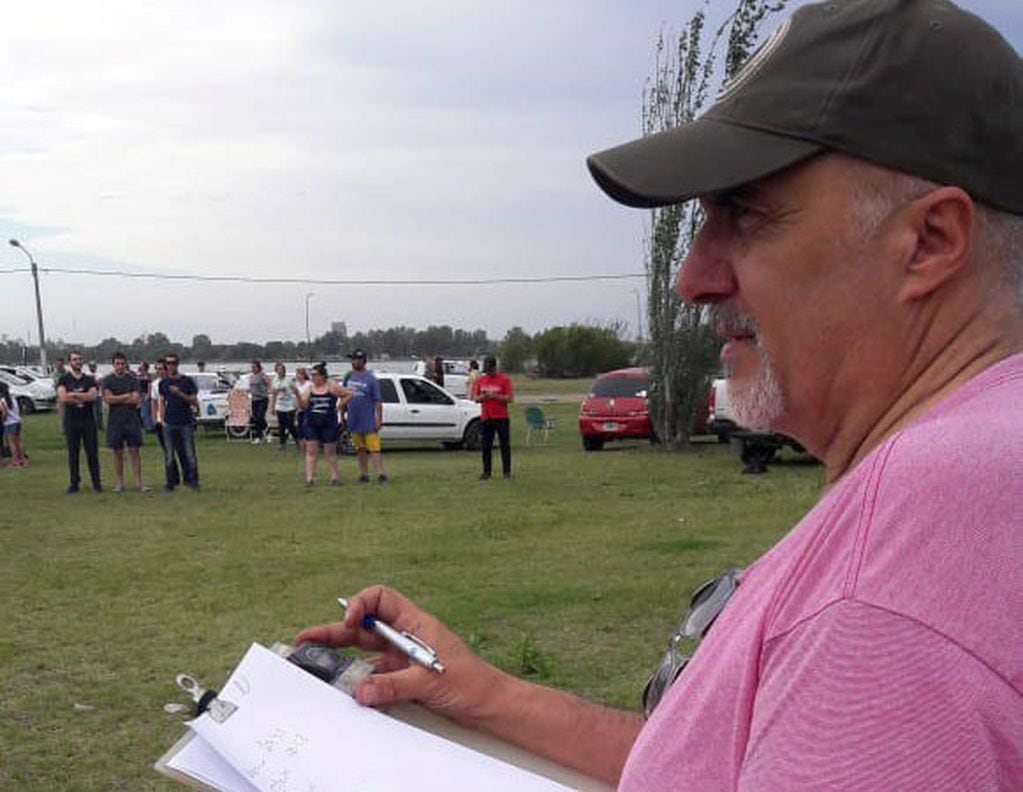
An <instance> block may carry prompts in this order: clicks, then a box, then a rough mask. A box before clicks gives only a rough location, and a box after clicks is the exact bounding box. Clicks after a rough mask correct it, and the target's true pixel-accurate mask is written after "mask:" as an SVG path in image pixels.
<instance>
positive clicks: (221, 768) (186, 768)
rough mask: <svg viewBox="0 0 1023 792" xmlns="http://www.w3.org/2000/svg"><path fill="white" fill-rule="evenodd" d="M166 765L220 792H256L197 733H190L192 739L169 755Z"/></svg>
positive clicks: (254, 788)
mask: <svg viewBox="0 0 1023 792" xmlns="http://www.w3.org/2000/svg"><path fill="white" fill-rule="evenodd" d="M167 766H168V767H172V768H174V769H175V770H178V771H179V772H182V773H185V774H186V775H190V776H191V777H192V778H195V779H197V780H199V781H202V782H203V783H204V784H206V786H209V787H213V788H214V789H219V790H220V791H221V792H256V787H254V786H252V784H250V783H249V782H248V779H246V778H245V776H243V775H242V774H241V773H239V772H238V771H237V770H235V769H234V768H233V767H232V766H231V765H230V764H229V763H228V761H227V760H226V759H224V757H222V756H221V755H220V754H218V753H217V752H216V751H215V750H214V749H213V747H212V746H211V745H210V744H209V743H208V742H206V740H204V739H203V738H202V737H200V736H199V735H198V734H194V733H193V734H192V739H191V740H189V741H188V743H187V744H186V745H185V746H184V747H183V748H182V749H181V750H180V751H178V752H177V753H176V754H175V755H174V756H173V757H171V759H170V760H169V761H168V762H167Z"/></svg>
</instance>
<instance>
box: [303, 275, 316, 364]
mask: <svg viewBox="0 0 1023 792" xmlns="http://www.w3.org/2000/svg"><path fill="white" fill-rule="evenodd" d="M314 296H315V295H314V294H313V293H312V292H307V293H306V296H305V348H306V354H307V355H309V359H310V360H312V359H313V339H312V336H310V335H309V300H310V299H311V298H312V297H314Z"/></svg>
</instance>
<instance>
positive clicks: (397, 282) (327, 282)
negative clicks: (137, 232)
mask: <svg viewBox="0 0 1023 792" xmlns="http://www.w3.org/2000/svg"><path fill="white" fill-rule="evenodd" d="M39 269H40V271H42V272H53V273H60V274H63V275H94V276H98V277H106V278H133V279H142V280H164V281H197V282H206V283H209V282H215V283H263V284H303V285H315V286H482V285H494V284H514V283H578V282H581V281H611V280H628V279H631V278H645V277H646V275H645V274H644V273H641V272H627V273H618V274H611V275H546V276H538V277H517V278H425V279H394V280H386V279H354V278H353V279H344V278H260V277H253V276H246V275H186V274H173V273H160V272H129V271H126V270H91V269H68V268H64V267H40V268H39ZM7 272H28V270H27V269H24V268H22V269H11V270H0V274H2V273H7Z"/></svg>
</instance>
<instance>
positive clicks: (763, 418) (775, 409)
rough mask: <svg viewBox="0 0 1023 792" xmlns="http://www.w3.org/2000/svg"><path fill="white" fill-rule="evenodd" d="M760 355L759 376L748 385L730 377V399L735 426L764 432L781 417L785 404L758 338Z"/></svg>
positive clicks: (772, 368)
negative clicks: (736, 424)
mask: <svg viewBox="0 0 1023 792" xmlns="http://www.w3.org/2000/svg"><path fill="white" fill-rule="evenodd" d="M757 353H758V354H759V355H760V369H759V371H758V372H757V375H756V377H754V378H753V379H752V380H748V381H745V382H744V381H742V380H736V379H733V378H732V377H729V378H728V399H729V402H730V404H731V407H732V414H733V415H734V416H735V420H736V423H738V424H739V425H740V426H744V427H746V428H747V429H753V430H754V431H758V432H761V431H765V430H767V429H771V428H772V427H773V426H774V425H775V424H776V423H777V421H778V419H779V418H781V416H782V414H783V413H784V411H785V401H784V399H783V398H782V394H781V386H780V385H778V378H777V376H776V375H775V373H774V367H773V366H772V365H771V361H770V360H768V358H767V353H766V352H765V351H764V347H763V345H762V344H761V343H760V339H759V338H757Z"/></svg>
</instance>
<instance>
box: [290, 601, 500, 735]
mask: <svg viewBox="0 0 1023 792" xmlns="http://www.w3.org/2000/svg"><path fill="white" fill-rule="evenodd" d="M367 614H374V615H376V616H377V617H379V618H380V619H381V620H383V621H385V622H387V623H388V624H390V625H391V626H392V627H394V629H396V630H398V631H399V632H410V633H412V634H413V635H415V636H416V637H418V638H420V639H422V640H423V641H425V642H426V643H427V644H429V645H430V646H431V647H433V649H434V651H436V653H437V657H438V658H439V659H440V661H441V662H442V663H443V664H444V667H445V670H444V673H442V674H439V673H437V672H435V671H430V670H427V669H426V668H423V667H422V666H421V665H419V664H417V663H414V662H412V661H411V660H409V658H408V657H407V656H406V655H405V654H404V653H403V652H400V651H399V650H397V649H395V648H394V647H393V646H391V645H390V644H389V643H387V642H386V641H384V640H383V639H382V638H380V637H379V636H378V635H377V634H376V633H374V632H371V631H369V630H365V629H363V628H362V626H361V625H362V618H363V616H366V615H367ZM303 641H313V642H315V643H322V644H327V645H328V646H335V647H338V646H358V647H359V648H361V649H366V650H369V651H380V652H382V654H381V656H380V657H379V658H377V659H376V660H375V661H374V662H375V665H376V669H377V672H376V673H375V674H373V675H372V676H370V677H369V678H367V679H365V680H364V681H363V682H362V684H361V685H360V686H359V688H358V689H357V690H356V691H355V698H356V699H357V700H358V701H359V703H360V704H364V705H368V706H374V707H381V706H387V705H389V704H394V703H396V702H399V701H418V702H420V703H421V704H423V705H424V706H426V707H428V708H429V709H432V710H434V711H435V712H438V713H439V714H441V715H444V716H446V717H448V718H450V719H452V720H454V721H458V722H460V723H463V724H466V725H469V726H475V725H476V724H478V723H479V722H480V721H482V720H484V719H486V717H487V716H488V711H489V710H490V709H491V708H492V706H493V702H494V700H495V699H498V698H499V697H500V689H501V687H502V685H503V681H504V680H505V679H506V675H505V674H503V673H501V672H500V671H498V670H497V669H496V668H494V667H493V666H490V665H488V664H487V663H485V662H484V661H483V660H481V659H480V658H479V657H477V656H476V655H475V654H473V653H472V652H471V651H470V650H469V648H468V647H467V646H466V645H465V644H464V643H463V642H462V641H461V639H459V638H458V636H457V635H455V634H454V633H453V632H452V631H451V630H449V629H448V628H447V627H446V626H445V625H444V624H442V623H441V622H440V621H439V620H438V619H436V618H435V617H434V616H431V615H430V614H429V613H426V612H425V611H423V610H421V609H420V608H418V607H417V606H416V605H415V604H414V603H412V602H411V601H410V600H408V599H406V598H405V597H404V596H402V595H401V594H399V593H398V592H396V591H394V590H393V589H389V588H386V587H384V586H373V587H372V588H368V589H365V590H364V591H361V592H359V593H358V594H356V595H355V596H354V597H352V598H351V599H349V600H348V610H347V612H346V613H345V618H344V621H341V622H335V623H334V624H328V625H323V626H320V627H311V628H309V629H306V630H303V631H302V632H300V633H299V634H298V636H297V637H296V638H295V642H296V643H302V642H303Z"/></svg>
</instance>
